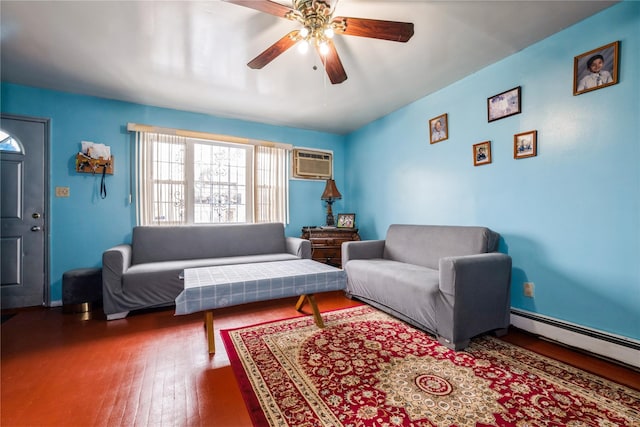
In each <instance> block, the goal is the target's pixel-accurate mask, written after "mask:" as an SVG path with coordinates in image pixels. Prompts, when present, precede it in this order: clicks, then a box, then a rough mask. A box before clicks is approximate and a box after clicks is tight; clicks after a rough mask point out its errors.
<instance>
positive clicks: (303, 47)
mask: <svg viewBox="0 0 640 427" xmlns="http://www.w3.org/2000/svg"><path fill="white" fill-rule="evenodd" d="M308 51H309V42H308V41H307V40H305V39H302V40H300V41H299V42H298V52H300V53H301V54H303V55H304V54H306V53H307V52H308Z"/></svg>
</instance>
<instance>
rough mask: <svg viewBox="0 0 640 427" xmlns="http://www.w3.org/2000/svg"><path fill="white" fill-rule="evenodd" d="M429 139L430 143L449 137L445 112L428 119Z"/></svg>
mask: <svg viewBox="0 0 640 427" xmlns="http://www.w3.org/2000/svg"><path fill="white" fill-rule="evenodd" d="M429 135H430V137H429V141H430V142H431V144H435V143H436V142H440V141H444V140H445V139H448V138H449V123H448V119H447V113H445V114H442V115H440V116H438V117H434V118H433V119H431V120H429Z"/></svg>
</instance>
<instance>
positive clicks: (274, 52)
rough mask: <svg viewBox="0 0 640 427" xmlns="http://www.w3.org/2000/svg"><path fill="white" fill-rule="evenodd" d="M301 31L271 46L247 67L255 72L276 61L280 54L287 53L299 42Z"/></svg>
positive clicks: (288, 35) (296, 31) (292, 33)
mask: <svg viewBox="0 0 640 427" xmlns="http://www.w3.org/2000/svg"><path fill="white" fill-rule="evenodd" d="M299 33H300V31H298V30H294V31H291V32H290V33H289V34H287V35H286V36H284V37H283V38H281V39H280V40H278V41H277V42H275V43H274V44H272V45H271V46H269V47H268V48H267V49H266V50H265V51H264V52H262V53H261V54H260V55H258V56H256V57H255V58H253V59H252V60H251V62H249V63H248V64H247V65H248V66H249V68H253V69H254V70H256V69H260V68H262V67H264V66H265V65H267V64H268V63H270V62H271V61H273V60H274V59H276V58H277V57H278V56H279V55H280V54H282V53H284V52H286V51H287V50H288V49H289V48H290V47H291V46H293V45H294V44H296V43H297V42H298V34H299Z"/></svg>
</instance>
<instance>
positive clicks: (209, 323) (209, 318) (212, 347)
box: [204, 310, 216, 354]
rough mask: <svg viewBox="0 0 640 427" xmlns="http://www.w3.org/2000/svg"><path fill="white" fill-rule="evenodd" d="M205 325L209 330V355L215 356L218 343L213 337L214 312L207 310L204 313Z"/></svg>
mask: <svg viewBox="0 0 640 427" xmlns="http://www.w3.org/2000/svg"><path fill="white" fill-rule="evenodd" d="M204 325H205V328H206V329H207V341H208V343H209V354H214V353H215V352H216V342H215V337H214V335H213V332H214V330H213V311H212V310H207V311H205V312H204Z"/></svg>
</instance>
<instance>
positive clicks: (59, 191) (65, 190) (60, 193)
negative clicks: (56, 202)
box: [56, 187, 69, 197]
mask: <svg viewBox="0 0 640 427" xmlns="http://www.w3.org/2000/svg"><path fill="white" fill-rule="evenodd" d="M56 197H69V187H56Z"/></svg>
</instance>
